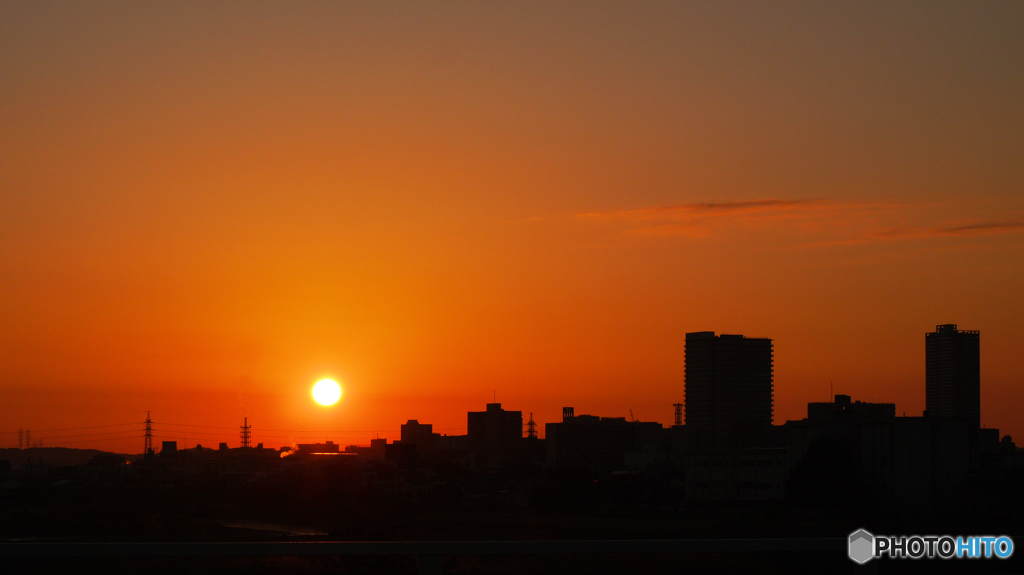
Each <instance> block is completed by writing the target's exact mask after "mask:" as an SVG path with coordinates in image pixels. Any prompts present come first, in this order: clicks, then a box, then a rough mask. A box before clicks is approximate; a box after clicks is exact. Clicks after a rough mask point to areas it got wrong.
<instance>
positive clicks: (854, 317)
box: [0, 2, 1024, 452]
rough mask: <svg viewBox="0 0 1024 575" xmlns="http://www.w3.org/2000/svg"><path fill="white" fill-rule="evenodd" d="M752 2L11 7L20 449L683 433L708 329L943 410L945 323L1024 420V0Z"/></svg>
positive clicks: (7, 121) (7, 265) (796, 411)
mask: <svg viewBox="0 0 1024 575" xmlns="http://www.w3.org/2000/svg"><path fill="white" fill-rule="evenodd" d="M718 4H719V3H707V4H704V5H696V6H675V5H674V4H672V3H638V2H623V3H599V2H592V3H586V4H563V3H551V2H536V3H515V4H514V5H506V4H503V3H493V4H485V3H481V2H466V3H457V2H450V3H444V4H441V5H423V4H417V3H391V4H387V5H378V4H376V3H353V4H351V5H346V4H339V3H285V4H282V3H276V4H269V3H268V4H264V3H255V2H240V3H219V4H216V5H209V4H208V3H186V2H177V3H171V4H165V5H149V4H145V5H142V4H139V3H130V2H125V3H89V4H88V5H84V4H79V3H67V4H63V3H54V4H47V3H40V2H4V3H3V4H2V5H0V78H3V81H2V82H0V318H2V320H0V446H12V445H16V444H17V439H16V438H17V436H16V431H17V429H18V428H19V427H26V428H30V429H32V430H33V440H35V439H37V438H42V439H43V440H44V444H45V445H59V444H66V445H68V446H75V447H98V448H105V449H116V450H121V451H129V452H138V451H140V450H141V446H142V443H141V439H138V438H134V437H132V438H127V439H125V438H124V437H129V436H132V435H138V434H139V432H137V431H136V432H134V433H133V432H132V431H131V430H137V429H141V427H131V426H126V427H123V428H99V429H90V430H79V431H66V432H65V431H61V432H57V431H50V432H47V431H44V430H51V429H62V428H72V427H89V426H98V425H107V424H121V423H131V422H138V421H141V420H142V419H143V418H144V417H145V412H146V411H147V410H152V412H153V419H154V420H155V421H158V422H161V423H162V424H164V425H162V426H157V428H158V431H159V434H160V435H161V436H167V437H169V438H171V439H177V440H179V441H183V440H184V441H187V443H188V444H189V445H191V444H193V443H194V442H195V441H197V440H198V441H200V442H202V443H204V444H207V445H209V444H215V443H217V442H220V441H228V442H231V443H232V444H236V443H237V438H238V434H237V430H236V428H237V426H238V425H239V423H240V420H241V418H242V417H243V416H246V415H247V416H248V417H249V418H250V420H251V422H252V423H253V425H254V428H255V431H254V439H255V441H265V442H266V443H267V444H268V445H274V446H278V445H286V444H290V443H291V442H292V441H294V440H297V439H300V438H301V434H296V433H294V431H295V430H310V429H316V430H337V431H338V433H333V434H318V436H319V435H323V437H321V439H334V440H335V441H345V442H360V443H363V442H365V441H366V440H367V439H368V438H369V437H371V436H372V435H373V432H379V433H380V434H381V436H386V437H389V438H396V437H397V436H398V433H397V430H398V427H399V425H400V424H401V423H402V422H404V421H405V420H406V419H410V418H416V419H419V420H420V421H421V422H429V423H433V424H434V425H435V428H436V429H440V430H442V431H444V430H448V429H450V430H451V432H452V433H464V429H462V428H464V427H465V425H466V417H465V413H466V411H469V410H481V409H483V407H484V404H485V403H487V402H489V401H491V398H492V393H496V394H497V399H498V401H499V402H501V403H502V404H503V405H504V406H505V407H506V408H510V409H516V410H522V411H524V412H525V414H527V417H528V414H529V413H530V412H533V413H534V416H535V419H536V420H537V421H538V422H539V423H545V422H550V421H557V420H558V419H559V418H560V413H561V412H560V409H561V407H562V406H569V405H571V406H574V407H575V408H576V412H577V413H594V414H598V415H608V416H622V415H627V416H628V414H629V410H630V409H632V410H633V413H634V415H636V416H637V417H638V418H643V419H647V420H655V421H660V422H662V423H664V424H670V423H671V417H672V403H674V402H678V401H682V400H683V342H684V337H685V333H686V332H689V331H703V330H714V331H716V332H725V333H741V334H745V335H748V336H758V337H771V338H773V339H774V340H775V405H776V410H775V414H776V416H775V421H776V423H780V424H781V423H783V422H785V421H786V420H787V419H798V418H801V417H804V415H805V414H806V403H807V402H808V401H825V400H827V398H828V393H829V392H828V389H829V382H830V381H831V382H834V386H835V391H836V392H837V393H847V394H850V395H852V396H853V397H854V399H862V400H874V401H887V402H895V403H896V405H897V412H898V413H902V412H906V413H907V415H919V414H920V412H921V410H922V409H923V407H924V333H925V332H926V331H931V330H932V329H934V326H935V325H936V324H939V323H957V324H959V326H960V327H961V328H962V329H976V330H980V331H981V334H982V336H981V337H982V421H983V423H985V424H986V425H987V426H989V427H999V428H1001V429H1003V430H1005V431H1007V432H1009V433H1012V434H1014V435H1022V436H1024V417H1022V416H1021V415H1020V414H1021V413H1022V409H1021V408H1022V407H1024V386H1022V385H1021V384H1022V381H1024V362H1022V359H1021V358H1022V353H1021V349H1022V348H1024V332H1022V331H1021V329H1020V325H1019V324H1020V323H1021V320H1022V319H1024V303H1022V293H1024V193H1022V192H1024V162H1022V161H1021V158H1022V157H1024V138H1022V136H1021V134H1024V111H1022V110H1024V108H1022V107H1021V105H1020V104H1021V102H1024V75H1022V74H1021V73H1020V72H1021V70H1024V35H1021V34H1020V30H1021V29H1024V7H1022V5H1021V3H1019V2H1005V3H998V2H990V3H983V4H979V5H969V6H965V5H962V3H958V2H920V3H906V4H901V5H899V6H896V7H894V6H891V5H889V3H883V2H879V3H868V2H865V3H852V4H855V5H851V3H841V2H835V3H821V2H819V3H810V4H807V5H796V4H786V5H783V6H764V5H757V4H749V5H746V4H744V5H736V6H732V7H724V6H719V5H718ZM325 376H330V377H334V378H336V379H338V380H339V381H341V382H342V384H343V386H344V388H345V397H344V400H343V401H342V403H341V404H339V405H338V406H336V407H333V408H329V409H328V408H320V407H316V406H315V405H313V403H312V400H311V398H310V396H309V390H310V387H311V385H312V384H313V382H315V381H316V380H318V379H320V378H321V377H325ZM170 423H174V424H188V425H203V426H211V427H210V428H198V427H195V428H188V427H184V426H181V425H179V426H176V427H175V426H170V425H166V424H170ZM215 427H223V428H225V429H223V430H217V429H213V428H215ZM119 429H127V430H129V431H127V432H124V433H116V432H118V430H119ZM190 430H191V432H190ZM269 430H290V431H273V432H272V431H269ZM107 431H113V432H115V433H111V434H110V435H108V436H96V435H90V434H92V433H100V432H107ZM341 432H344V433H341ZM71 436H75V437H71ZM112 438H113V439H112ZM117 438H122V439H117ZM72 442H77V443H72Z"/></svg>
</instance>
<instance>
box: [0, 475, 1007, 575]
mask: <svg viewBox="0 0 1024 575" xmlns="http://www.w3.org/2000/svg"><path fill="white" fill-rule="evenodd" d="M117 465H121V467H117ZM94 467H97V468H96V469H92V470H91V471H90V470H89V468H88V466H82V467H81V468H67V469H65V470H64V476H63V477H64V478H63V479H61V478H60V475H59V474H58V476H54V475H53V474H52V473H51V474H50V475H48V476H46V477H43V478H38V479H35V480H34V479H32V478H31V477H28V478H23V479H22V480H19V481H8V482H6V483H4V484H3V486H4V488H3V489H0V540H3V541H6V542H15V541H20V542H32V541H35V542H120V543H127V544H131V543H137V542H156V541H159V542H213V541H221V542H231V541H238V542H240V541H250V542H251V541H257V542H260V541H263V542H280V541H506V540H507V541H533V540H662V539H740V540H750V539H768V538H782V539H794V538H795V539H822V538H831V539H833V540H838V541H841V540H843V539H844V538H845V537H846V536H847V535H848V534H849V533H851V532H852V531H854V530H856V529H858V528H862V527H863V528H867V529H869V530H870V531H872V532H874V533H887V534H906V535H912V534H921V535H925V534H952V535H991V534H996V535H999V534H1008V535H1011V536H1012V535H1016V534H1024V528H1022V525H1024V523H1022V521H1021V512H1020V508H1019V506H1016V505H1010V506H1007V507H1006V508H1005V509H1003V510H1001V511H999V512H992V510H985V512H983V513H982V512H978V511H976V510H971V509H969V508H963V507H961V508H959V509H956V508H950V507H948V506H936V508H935V509H927V508H925V509H921V508H918V509H912V510H910V509H904V508H901V507H899V506H892V505H883V504H878V503H874V502H871V501H869V500H865V499H863V498H859V499H858V498H856V497H853V498H850V499H845V500H844V499H841V498H831V499H829V500H818V501H807V500H799V501H798V500H795V499H794V500H789V501H775V502H707V501H705V502H692V501H691V502H687V501H686V500H685V499H684V498H683V497H681V495H680V494H679V493H678V482H674V481H673V476H672V473H671V472H670V471H667V470H666V471H664V472H657V471H654V472H647V473H632V474H612V473H606V474H600V473H593V472H587V473H584V472H574V473H556V472H552V471H550V470H547V471H545V470H542V469H538V468H533V469H520V470H515V471H511V472H506V473H501V474H494V473H470V472H465V471H461V470H456V469H450V470H448V472H446V473H441V472H438V470H433V471H431V470H428V469H425V468H422V467H420V468H416V467H415V466H414V467H411V468H408V469H400V468H396V467H394V466H378V467H372V466H371V467H367V466H354V465H350V464H348V463H345V462H341V461H336V462H314V463H311V464H309V465H296V466H292V467H291V468H286V469H281V470H278V471H276V472H274V473H262V472H251V473H228V474H224V473H206V474H191V475H188V476H183V475H178V476H175V475H172V474H168V473H167V470H166V469H160V468H158V467H154V468H147V467H146V466H145V465H144V464H141V465H140V464H136V465H135V466H134V468H133V469H131V470H130V471H127V469H128V468H129V467H131V466H130V464H124V463H121V464H117V463H113V464H109V465H102V466H96V465H94ZM83 470H84V471H83ZM111 470H113V471H111ZM1015 540H1016V541H1020V542H1024V537H1021V538H1015ZM422 561H424V559H423V558H422V557H420V556H418V555H395V556H340V557H339V556H304V557H229V556H228V557H226V556H204V557H183V556H175V557H12V556H3V557H0V571H2V572H3V573H58V572H59V573H66V572H82V573H101V572H102V573H111V572H115V573H116V572H130V573H135V572H139V573H142V572H145V573H419V572H421V567H422V565H421V562H422ZM441 561H442V564H441V566H442V568H443V572H445V573H510V574H511V573H530V574H544V573H559V574H566V573H641V572H643V573H693V572H701V573H736V572H751V571H755V572H759V573H766V574H767V573H793V572H829V573H860V572H869V571H870V570H872V569H875V570H876V571H874V572H880V573H886V572H922V573H924V572H927V573H968V572H970V573H974V572H990V573H1020V572H1024V560H1022V559H1021V553H1019V552H1018V553H1015V557H1013V558H1011V559H1010V560H995V559H989V560H969V561H968V560H939V559H933V560H916V561H915V560H901V561H893V560H881V561H873V562H871V563H869V564H868V566H867V567H861V566H858V565H856V564H854V563H852V562H851V561H850V560H849V559H848V558H847V557H846V556H845V553H844V552H842V551H835V552H822V551H808V552H751V551H736V552H720V551H708V552H702V551H693V550H690V551H688V552H686V553H610V554H605V553H602V554H582V555H581V554H565V553H551V554H540V555H537V554H523V555H472V554H460V555H448V556H445V557H443V558H442V559H441Z"/></svg>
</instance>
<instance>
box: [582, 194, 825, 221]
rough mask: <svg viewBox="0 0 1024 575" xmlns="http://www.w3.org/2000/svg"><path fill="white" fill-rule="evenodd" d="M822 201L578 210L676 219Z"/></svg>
mask: <svg viewBox="0 0 1024 575" xmlns="http://www.w3.org/2000/svg"><path fill="white" fill-rule="evenodd" d="M818 203H820V202H819V201H818V200H780V199H776V198H768V199H761V200H742V201H736V202H713V203H711V202H709V203H695V204H670V205H664V206H651V207H648V208H639V209H634V210H616V211H610V212H585V213H580V214H576V217H577V218H595V219H598V218H599V219H657V218H665V219H675V218H678V217H681V216H701V215H713V214H751V213H768V212H778V211H784V210H792V209H796V208H801V207H810V206H814V205H815V204H818Z"/></svg>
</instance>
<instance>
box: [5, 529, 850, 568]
mask: <svg viewBox="0 0 1024 575" xmlns="http://www.w3.org/2000/svg"><path fill="white" fill-rule="evenodd" d="M812 551H836V552H843V553H845V552H846V540H845V539H832V538H829V539H824V538H823V539H636V540H610V541H601V540H578V541H573V540H553V541H295V542H291V541H288V542H279V541H274V542H259V543H256V542H253V543H248V542H225V543H217V542H211V543H190V542H180V543H179V542H161V543H60V542H13V543H0V557H275V556H276V557H297V556H342V555H377V556H385V555H418V556H420V558H421V561H420V565H421V570H422V572H423V573H441V569H442V559H443V558H444V556H446V555H546V554H567V555H593V554H610V553H743V552H758V553H765V552H783V553H786V552H812Z"/></svg>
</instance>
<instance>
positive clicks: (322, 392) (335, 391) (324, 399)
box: [313, 379, 341, 405]
mask: <svg viewBox="0 0 1024 575" xmlns="http://www.w3.org/2000/svg"><path fill="white" fill-rule="evenodd" d="M313 399H315V400H316V402H317V403H319V404H320V405H334V404H335V403H337V402H338V400H339V399H341V386H340V385H338V384H337V382H335V381H334V380H333V379H321V380H320V381H318V382H316V385H314V386H313Z"/></svg>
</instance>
